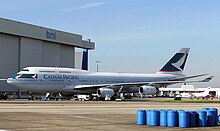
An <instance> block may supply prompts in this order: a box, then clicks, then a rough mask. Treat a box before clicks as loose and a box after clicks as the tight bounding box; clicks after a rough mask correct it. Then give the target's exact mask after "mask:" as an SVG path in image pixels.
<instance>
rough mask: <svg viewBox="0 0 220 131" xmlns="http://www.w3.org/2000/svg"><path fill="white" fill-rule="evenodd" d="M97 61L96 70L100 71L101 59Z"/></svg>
mask: <svg viewBox="0 0 220 131" xmlns="http://www.w3.org/2000/svg"><path fill="white" fill-rule="evenodd" d="M95 62H96V71H97V72H99V63H100V62H101V61H100V60H97V61H95Z"/></svg>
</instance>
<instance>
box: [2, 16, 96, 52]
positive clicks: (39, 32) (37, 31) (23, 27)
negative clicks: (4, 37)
mask: <svg viewBox="0 0 220 131" xmlns="http://www.w3.org/2000/svg"><path fill="white" fill-rule="evenodd" d="M0 33H5V34H11V35H17V36H22V37H28V38H34V39H39V40H44V41H50V42H56V43H60V44H66V45H72V46H75V47H79V48H86V49H94V48H95V43H94V42H90V41H84V40H82V35H77V34H73V33H68V32H63V31H59V30H54V29H50V28H45V27H40V26H36V25H32V24H27V23H22V22H17V21H13V20H8V19H4V18H0Z"/></svg>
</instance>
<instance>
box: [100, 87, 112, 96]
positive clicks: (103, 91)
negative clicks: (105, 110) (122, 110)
mask: <svg viewBox="0 0 220 131" xmlns="http://www.w3.org/2000/svg"><path fill="white" fill-rule="evenodd" d="M97 94H98V96H99V97H101V98H105V97H106V96H108V97H112V96H114V94H115V93H114V90H113V89H109V88H99V89H98V90H97Z"/></svg>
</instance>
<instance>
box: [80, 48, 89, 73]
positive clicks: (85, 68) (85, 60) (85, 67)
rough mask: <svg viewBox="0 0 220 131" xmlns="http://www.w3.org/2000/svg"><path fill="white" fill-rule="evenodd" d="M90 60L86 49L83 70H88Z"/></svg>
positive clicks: (83, 56)
mask: <svg viewBox="0 0 220 131" xmlns="http://www.w3.org/2000/svg"><path fill="white" fill-rule="evenodd" d="M88 61H89V60H88V49H85V50H84V51H83V55H82V68H81V69H82V70H88Z"/></svg>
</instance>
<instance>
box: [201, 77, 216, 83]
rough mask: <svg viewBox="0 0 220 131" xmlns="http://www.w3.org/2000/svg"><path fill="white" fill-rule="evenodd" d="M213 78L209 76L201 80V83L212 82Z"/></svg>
mask: <svg viewBox="0 0 220 131" xmlns="http://www.w3.org/2000/svg"><path fill="white" fill-rule="evenodd" d="M213 77H214V76H210V77H208V78H206V79H204V80H202V82H209V81H210V80H212V78H213Z"/></svg>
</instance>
